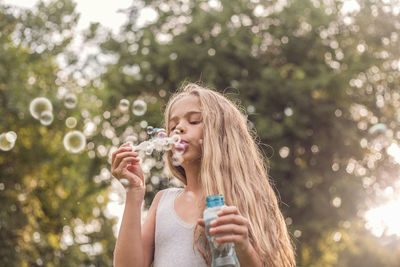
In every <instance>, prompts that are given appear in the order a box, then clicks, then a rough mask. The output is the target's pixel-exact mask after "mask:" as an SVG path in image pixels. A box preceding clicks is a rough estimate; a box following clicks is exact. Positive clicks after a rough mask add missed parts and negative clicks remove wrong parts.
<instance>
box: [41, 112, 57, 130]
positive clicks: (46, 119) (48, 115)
mask: <svg viewBox="0 0 400 267" xmlns="http://www.w3.org/2000/svg"><path fill="white" fill-rule="evenodd" d="M53 120H54V116H53V112H51V111H50V110H45V111H43V112H42V113H41V114H40V123H41V124H42V125H44V126H48V125H50V124H51V123H52V122H53Z"/></svg>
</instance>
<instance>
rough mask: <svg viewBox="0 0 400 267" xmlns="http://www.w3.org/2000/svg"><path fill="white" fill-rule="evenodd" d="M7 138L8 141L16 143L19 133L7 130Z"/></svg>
mask: <svg viewBox="0 0 400 267" xmlns="http://www.w3.org/2000/svg"><path fill="white" fill-rule="evenodd" d="M6 139H7V141H8V142H11V143H14V142H15V141H16V140H17V133H16V132H13V131H9V132H7V133H6Z"/></svg>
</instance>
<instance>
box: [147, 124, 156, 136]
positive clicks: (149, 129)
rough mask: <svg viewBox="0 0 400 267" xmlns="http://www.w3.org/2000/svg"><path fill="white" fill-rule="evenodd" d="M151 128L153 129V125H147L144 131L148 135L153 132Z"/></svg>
mask: <svg viewBox="0 0 400 267" xmlns="http://www.w3.org/2000/svg"><path fill="white" fill-rule="evenodd" d="M153 130H154V128H153V126H147V128H146V132H147V134H148V135H151V134H153Z"/></svg>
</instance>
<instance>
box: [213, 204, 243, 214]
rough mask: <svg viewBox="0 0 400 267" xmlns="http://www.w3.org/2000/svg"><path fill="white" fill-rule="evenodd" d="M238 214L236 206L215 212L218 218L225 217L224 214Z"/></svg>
mask: <svg viewBox="0 0 400 267" xmlns="http://www.w3.org/2000/svg"><path fill="white" fill-rule="evenodd" d="M232 213H233V214H239V209H238V208H237V207H236V206H227V207H223V208H222V209H220V210H219V211H218V212H217V215H218V216H222V215H226V214H232Z"/></svg>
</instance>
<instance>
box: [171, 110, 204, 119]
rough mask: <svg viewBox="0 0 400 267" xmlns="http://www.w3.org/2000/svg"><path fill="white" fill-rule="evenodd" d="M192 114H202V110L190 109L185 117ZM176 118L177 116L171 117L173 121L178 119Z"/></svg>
mask: <svg viewBox="0 0 400 267" xmlns="http://www.w3.org/2000/svg"><path fill="white" fill-rule="evenodd" d="M192 114H201V112H200V111H197V110H194V111H188V112H186V113H185V115H184V117H187V116H190V115H192ZM176 119H177V116H174V117H172V118H170V119H169V121H173V120H176Z"/></svg>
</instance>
